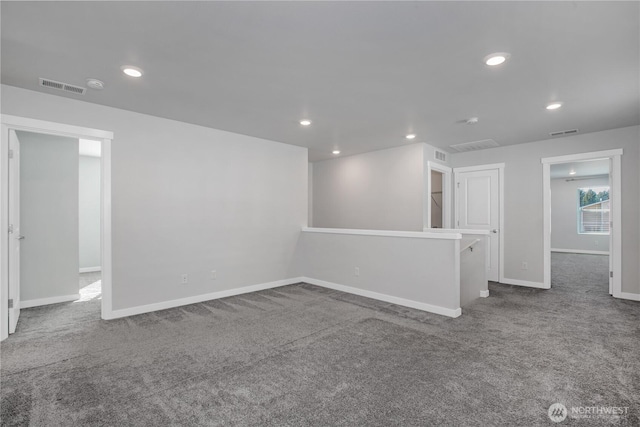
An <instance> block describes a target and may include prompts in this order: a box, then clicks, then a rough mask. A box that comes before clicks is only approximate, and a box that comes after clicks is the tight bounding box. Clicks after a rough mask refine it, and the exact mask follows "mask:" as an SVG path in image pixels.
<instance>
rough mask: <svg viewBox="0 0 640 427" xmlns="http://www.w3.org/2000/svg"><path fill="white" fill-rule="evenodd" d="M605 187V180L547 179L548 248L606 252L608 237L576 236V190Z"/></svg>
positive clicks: (607, 183) (602, 178)
mask: <svg viewBox="0 0 640 427" xmlns="http://www.w3.org/2000/svg"><path fill="white" fill-rule="evenodd" d="M607 185H609V178H608V177H607V176H604V177H596V178H591V179H580V180H578V181H568V182H567V180H566V178H558V179H552V180H551V248H552V250H553V249H563V250H578V251H601V252H608V251H609V236H608V235H607V236H603V235H597V234H579V233H578V189H579V188H584V187H596V186H607Z"/></svg>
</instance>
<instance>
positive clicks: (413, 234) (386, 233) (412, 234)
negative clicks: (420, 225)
mask: <svg viewBox="0 0 640 427" xmlns="http://www.w3.org/2000/svg"><path fill="white" fill-rule="evenodd" d="M302 231H303V232H305V233H328V234H353V235H359V236H383V237H409V238H413V239H444V240H460V239H462V235H461V234H460V233H425V232H422V231H392V230H358V229H350V228H314V227H302Z"/></svg>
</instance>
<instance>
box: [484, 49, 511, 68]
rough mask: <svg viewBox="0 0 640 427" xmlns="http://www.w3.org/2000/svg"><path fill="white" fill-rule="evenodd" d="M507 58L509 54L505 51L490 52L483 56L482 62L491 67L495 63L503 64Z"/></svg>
mask: <svg viewBox="0 0 640 427" xmlns="http://www.w3.org/2000/svg"><path fill="white" fill-rule="evenodd" d="M507 58H509V54H508V53H506V52H497V53H492V54H491V55H487V56H485V57H484V63H485V64H487V65H489V66H491V67H495V66H496V65H500V64H503V63H504V62H505V61H506V60H507Z"/></svg>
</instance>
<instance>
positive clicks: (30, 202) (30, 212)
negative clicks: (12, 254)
mask: <svg viewBox="0 0 640 427" xmlns="http://www.w3.org/2000/svg"><path fill="white" fill-rule="evenodd" d="M17 134H18V139H19V140H20V156H21V159H20V221H21V228H22V230H21V232H22V234H23V235H24V236H25V239H24V240H23V241H22V243H21V247H20V299H21V300H22V301H31V300H39V299H44V298H55V297H61V296H68V295H74V294H77V293H78V287H79V284H78V157H79V156H78V140H77V139H74V138H66V137H60V136H52V135H43V134H38V133H31V132H20V131H19V132H17Z"/></svg>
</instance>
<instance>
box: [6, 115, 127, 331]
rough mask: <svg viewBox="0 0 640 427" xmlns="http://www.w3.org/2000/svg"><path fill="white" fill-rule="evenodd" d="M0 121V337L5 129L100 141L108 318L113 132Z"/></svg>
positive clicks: (105, 315) (105, 311)
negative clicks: (0, 135) (0, 134)
mask: <svg viewBox="0 0 640 427" xmlns="http://www.w3.org/2000/svg"><path fill="white" fill-rule="evenodd" d="M0 121H1V123H2V126H1V129H2V138H1V143H0V217H1V218H2V221H1V222H0V289H1V292H0V340H3V339H5V338H6V337H7V333H8V329H9V325H8V316H6V315H5V311H6V307H8V285H9V283H8V275H7V274H6V272H7V264H6V261H7V259H8V253H7V249H6V248H5V244H6V242H7V241H8V238H9V237H8V231H7V230H8V222H7V213H8V197H9V196H8V195H9V186H8V174H7V173H8V155H7V154H8V152H9V151H8V150H9V148H8V135H9V129H14V130H23V131H28V132H35V133H45V134H49V135H59V136H67V137H72V138H78V139H80V138H83V139H96V140H100V141H101V143H102V144H101V145H102V147H101V151H102V156H101V180H102V203H101V205H102V209H101V213H100V215H101V223H102V224H101V236H100V238H101V243H102V262H101V264H102V318H103V319H105V318H108V317H109V316H110V313H111V309H112V307H111V304H112V300H111V287H112V283H111V268H112V266H111V140H112V139H113V136H114V134H113V132H109V131H104V130H99V129H92V128H85V127H79V126H73V125H67V124H63V123H55V122H49V121H44V120H38V119H32V118H28V117H18V116H12V115H8V114H2V115H0Z"/></svg>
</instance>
